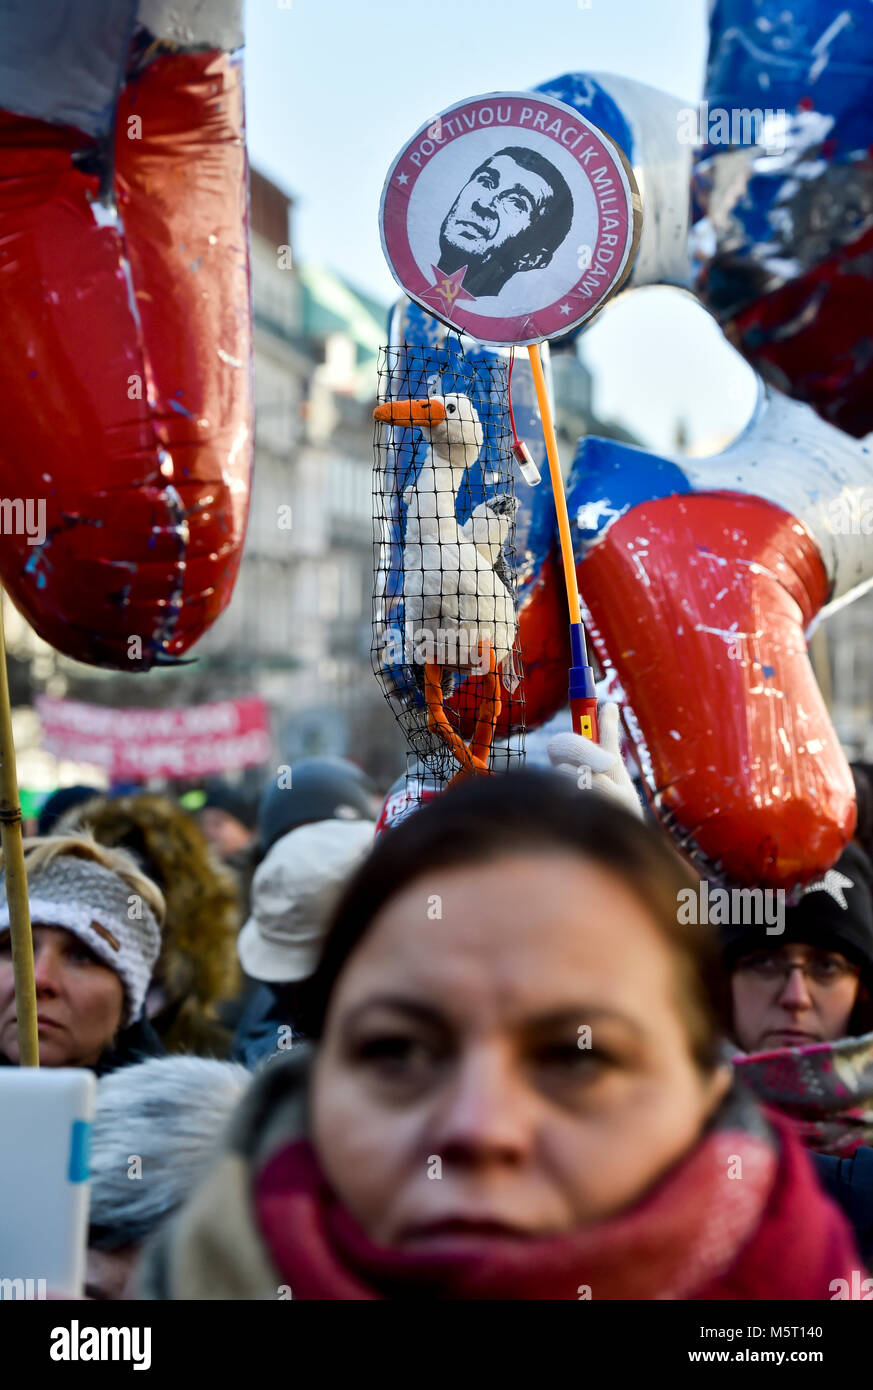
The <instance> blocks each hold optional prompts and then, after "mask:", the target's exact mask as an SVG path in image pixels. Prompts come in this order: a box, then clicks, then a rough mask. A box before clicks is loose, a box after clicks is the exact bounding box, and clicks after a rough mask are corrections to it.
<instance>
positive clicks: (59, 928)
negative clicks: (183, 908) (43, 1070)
mask: <svg viewBox="0 0 873 1390" xmlns="http://www.w3.org/2000/svg"><path fill="white" fill-rule="evenodd" d="M24 848H25V868H26V871H27V886H28V899H29V904H30V918H31V923H32V928H33V952H34V977H35V984H36V1000H37V1022H38V1030H39V1060H40V1065H42V1066H46V1067H91V1068H93V1069H94V1070H95V1071H97V1072H98V1074H103V1073H104V1072H106V1071H111V1070H114V1069H115V1068H116V1067H118V1066H121V1065H124V1064H126V1063H127V1062H130V1061H135V1060H140V1059H141V1058H142V1057H143V1056H147V1055H150V1054H155V1053H160V1052H162V1051H163V1049H162V1048H161V1046H160V1044H159V1043H158V1042H157V1039H156V1038H155V1037H154V1036H153V1035H150V1030H149V1029H148V1027H147V1025H146V1024H144V1022H143V1021H142V1019H141V1017H140V1016H141V1014H142V1009H143V1003H144V1000H145V996H146V990H147V989H148V985H149V980H150V979H151V974H152V970H153V968H154V965H155V961H156V960H157V958H158V953H159V951H160V944H161V925H160V924H161V921H162V919H163V915H164V898H163V895H162V893H161V891H160V889H159V888H158V887H157V885H156V884H154V883H153V882H152V881H151V879H149V878H147V877H146V876H145V874H143V873H142V872H141V870H140V869H139V868H138V866H137V864H136V861H135V860H134V859H133V858H132V856H131V855H129V854H128V853H127V852H126V851H124V850H119V849H107V848H106V847H105V846H103V845H99V844H98V843H97V842H96V840H94V839H93V837H92V836H91V835H88V834H84V833H76V834H67V835H53V836H47V837H46V838H44V839H35V840H25V842H24ZM4 1063H5V1064H6V1065H12V1066H15V1065H17V1064H18V1037H17V1013H16V1001H15V987H14V977H13V970H12V954H11V944H10V931H9V901H8V898H7V894H6V877H5V866H4V865H3V863H2V857H0V1064H4Z"/></svg>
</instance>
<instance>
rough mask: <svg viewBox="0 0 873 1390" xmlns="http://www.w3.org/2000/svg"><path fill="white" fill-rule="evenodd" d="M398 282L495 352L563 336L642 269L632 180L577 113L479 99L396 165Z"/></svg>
mask: <svg viewBox="0 0 873 1390" xmlns="http://www.w3.org/2000/svg"><path fill="white" fill-rule="evenodd" d="M379 222H380V229H381V233H382V247H383V249H384V252H385V256H386V259H387V261H388V265H389V267H390V269H391V272H392V274H393V275H394V278H395V279H396V280H397V282H398V283H399V284H400V285H401V287H402V288H403V289H404V290H405V291H406V293H407V294H408V295H409V297H410V298H411V299H414V300H415V301H416V302H417V303H418V304H420V305H422V307H423V308H425V309H427V310H428V311H429V312H430V313H431V314H433V315H434V316H435V317H436V318H438V319H441V320H442V321H443V322H444V323H447V324H448V325H449V326H450V327H452V328H455V329H457V330H459V331H463V332H466V333H470V334H472V335H473V336H474V337H476V338H478V339H479V340H480V341H481V342H484V343H492V344H495V345H508V344H516V345H522V344H530V343H538V342H541V341H542V340H543V339H545V338H554V337H559V336H561V335H563V334H565V333H567V332H569V331H570V330H571V329H573V328H575V327H576V326H577V325H578V324H580V323H582V322H583V320H585V319H587V318H590V316H591V315H592V314H593V313H594V312H595V310H596V309H598V308H599V306H600V305H601V304H602V303H603V302H604V300H605V299H606V298H607V297H608V296H609V295H610V294H612V293H614V291H615V290H616V289H618V287H619V286H620V285H621V283H622V282H623V280H624V279H625V277H626V276H627V274H628V273H629V271H630V267H631V264H632V261H633V255H634V251H635V249H636V245H637V242H638V241H639V234H640V230H641V225H642V216H641V205H640V199H639V194H638V192H637V188H636V184H635V182H634V177H633V172H632V170H631V168H630V165H629V164H628V162H627V160H626V159H625V158H624V156H623V154H622V153H621V151H620V150H619V149H618V147H617V146H616V145H614V144H613V143H612V141H611V140H609V139H608V138H607V137H606V136H605V135H604V134H603V132H602V131H599V130H598V129H597V127H596V126H593V125H591V123H590V122H589V121H586V120H585V119H584V118H583V117H582V116H580V115H579V114H578V112H576V111H574V110H573V109H572V107H569V106H566V105H565V104H564V103H563V102H561V101H555V100H554V98H552V97H546V96H541V95H540V94H539V93H534V92H493V93H491V94H489V95H487V96H480V97H471V98H469V99H468V100H467V101H462V102H459V103H458V104H457V105H455V106H451V107H449V108H448V110H446V111H443V112H441V113H440V115H439V116H436V117H434V118H433V119H432V120H431V121H430V122H429V123H428V124H427V125H424V126H422V127H421V129H420V130H419V131H418V132H417V133H416V134H415V135H414V136H413V138H412V139H411V140H410V141H409V142H408V143H407V144H406V145H405V146H404V148H403V149H402V150H401V152H400V154H399V155H398V156H397V158H396V159H395V161H394V163H393V164H392V166H391V169H390V171H389V173H388V177H387V178H386V180H385V187H384V189H383V191H382V202H381V207H380V210H379Z"/></svg>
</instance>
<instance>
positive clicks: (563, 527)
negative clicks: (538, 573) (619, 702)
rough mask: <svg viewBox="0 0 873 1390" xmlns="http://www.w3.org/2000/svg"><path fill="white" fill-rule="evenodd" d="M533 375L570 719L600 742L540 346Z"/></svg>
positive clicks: (533, 348) (534, 348)
mask: <svg viewBox="0 0 873 1390" xmlns="http://www.w3.org/2000/svg"><path fill="white" fill-rule="evenodd" d="M528 355H529V357H530V365H531V371H532V372H533V379H534V387H535V388H536V393H537V402H538V404H539V407H540V420H541V422H542V426H543V435H544V437H545V441H546V457H547V458H548V460H549V474H550V476H551V479H552V495H553V496H554V499H555V512H556V513H557V517H558V536H559V538H560V541H561V561H562V563H563V567H564V584H565V587H566V590H567V607H568V609H569V611H570V651H571V653H572V664H571V666H570V690H569V698H570V715H571V718H572V721H573V732H574V733H575V734H584V735H585V737H586V738H590V739H593V740H594V742H595V743H596V742H597V697H596V695H595V693H594V672H593V671H592V669H591V667H590V666H589V664H588V652H587V650H586V647H585V629H584V628H583V626H582V614H581V611H580V608H579V589H578V586H577V584H576V562H575V560H574V559H573V541H572V538H571V536H570V518H569V516H568V514H567V497H566V494H565V492H564V477H563V474H562V473H561V460H560V458H559V457H558V441H557V438H556V436H555V424H554V421H553V419H552V412H551V408H550V406H549V394H548V392H547V390H546V379H545V376H544V375H543V363H542V358H541V357H540V349H539V344H538V343H531V344H530V346H529V347H528Z"/></svg>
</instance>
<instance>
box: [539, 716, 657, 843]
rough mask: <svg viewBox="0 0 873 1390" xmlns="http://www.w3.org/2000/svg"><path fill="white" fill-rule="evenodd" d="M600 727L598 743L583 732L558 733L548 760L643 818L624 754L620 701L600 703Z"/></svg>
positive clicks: (583, 786) (581, 785) (581, 786)
mask: <svg viewBox="0 0 873 1390" xmlns="http://www.w3.org/2000/svg"><path fill="white" fill-rule="evenodd" d="M597 728H598V733H599V735H600V742H599V743H594V742H593V740H592V739H590V738H586V737H585V735H584V734H574V733H566V734H555V735H554V736H553V737H552V738H550V739H549V742H548V744H547V749H548V754H549V762H550V763H551V764H552V767H554V768H556V769H557V771H558V772H563V773H564V774H565V775H566V776H568V777H572V778H573V780H574V782H575V783H576V785H577V787H579V789H580V791H589V790H590V791H596V792H601V793H603V794H604V795H605V796H610V797H612V798H613V799H614V800H616V801H618V802H620V803H621V805H622V806H624V808H625V810H627V811H630V812H631V814H632V815H634V816H639V818H640V819H641V820H642V818H643V808H642V806H641V804H640V798H639V797H638V796H637V794H636V791H635V790H634V784H633V782H632V781H631V779H630V776H629V774H628V771H627V768H626V767H625V765H624V759H623V758H622V756H621V730H620V727H619V720H618V705H616V704H614V703H613V702H612V701H611V700H607V701H605V702H604V703H603V704H602V705H601V706H600V707H599V709H598V711H597Z"/></svg>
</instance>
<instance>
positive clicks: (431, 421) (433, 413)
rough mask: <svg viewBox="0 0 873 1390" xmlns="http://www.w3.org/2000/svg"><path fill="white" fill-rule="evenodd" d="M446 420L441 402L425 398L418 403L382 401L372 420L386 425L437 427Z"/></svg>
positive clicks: (444, 409)
mask: <svg viewBox="0 0 873 1390" xmlns="http://www.w3.org/2000/svg"><path fill="white" fill-rule="evenodd" d="M445 418H446V408H445V406H444V405H443V403H442V401H438V400H434V399H433V397H431V396H428V397H425V399H424V400H419V401H410V400H406V401H383V403H382V404H381V405H377V406H376V409H375V410H374V411H373V419H374V420H381V421H382V422H383V424H386V425H423V426H425V427H428V426H431V425H438V424H439V423H440V422H441V421H442V420H445Z"/></svg>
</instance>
